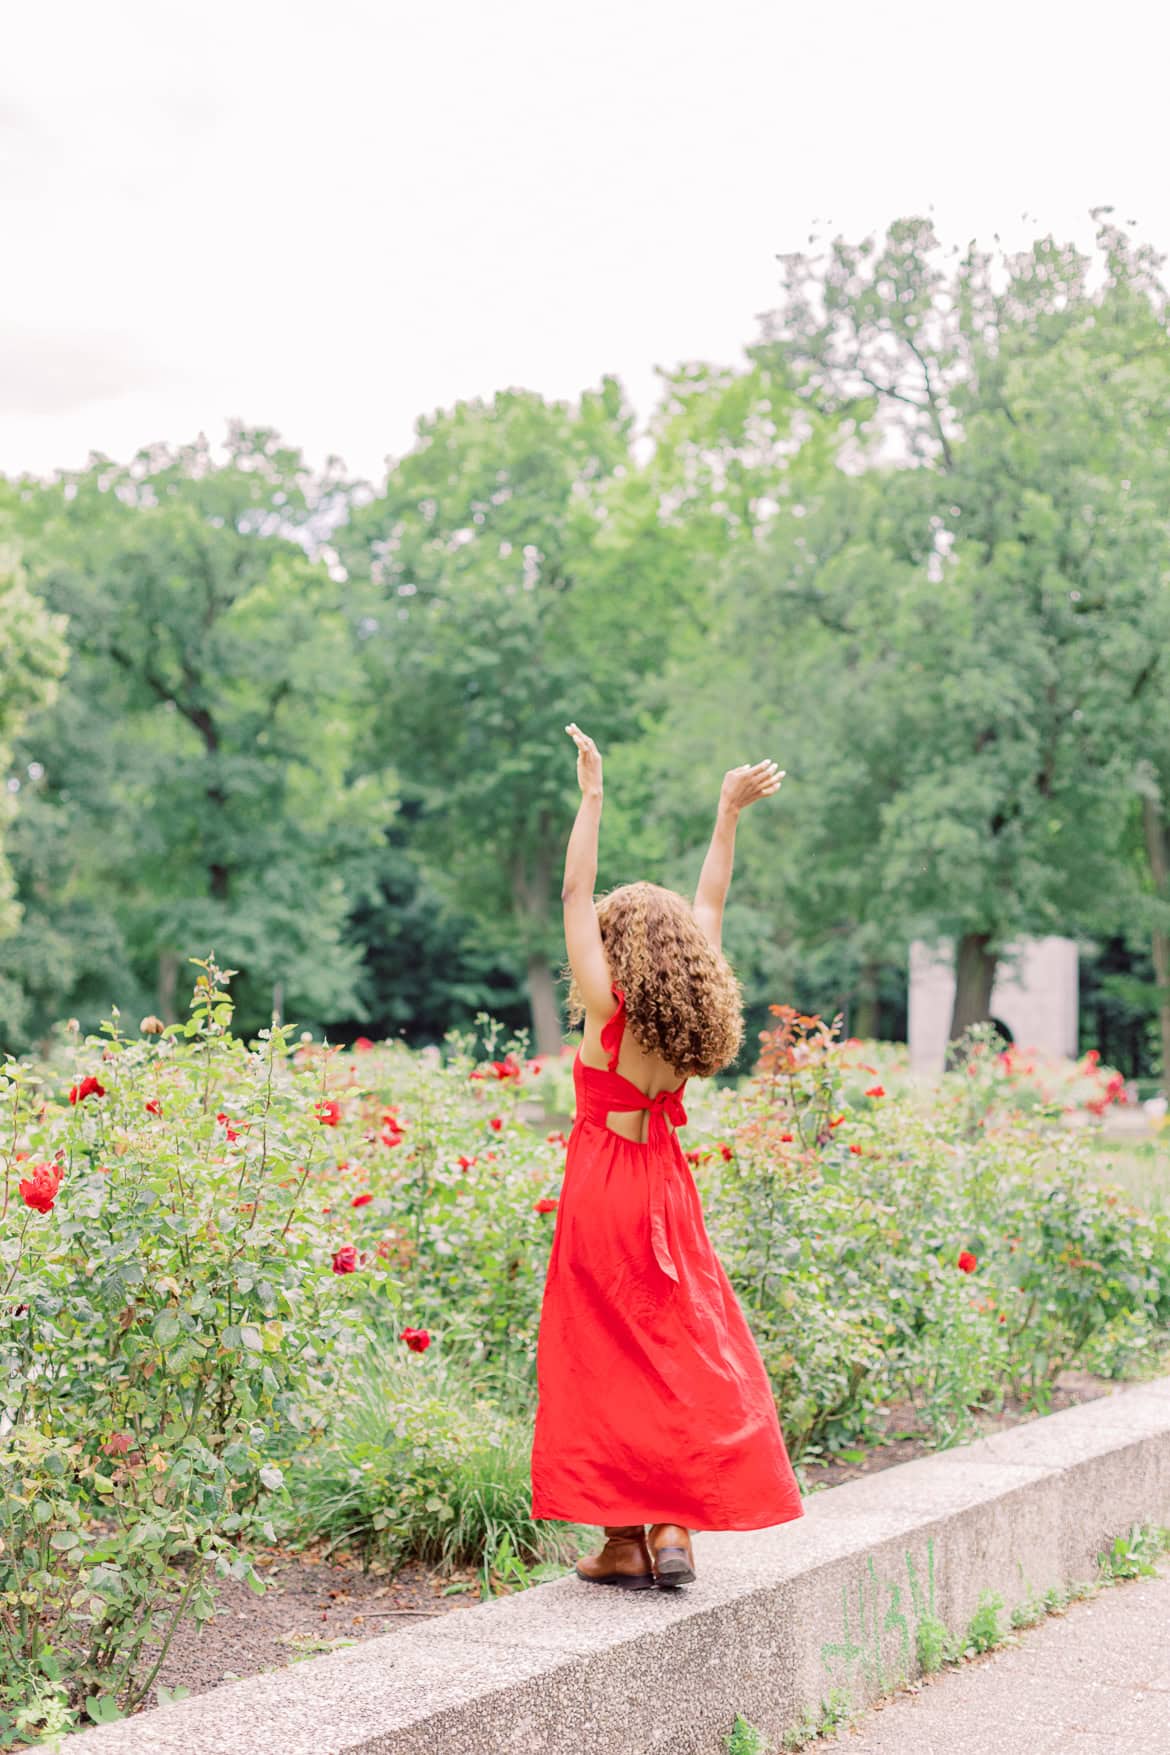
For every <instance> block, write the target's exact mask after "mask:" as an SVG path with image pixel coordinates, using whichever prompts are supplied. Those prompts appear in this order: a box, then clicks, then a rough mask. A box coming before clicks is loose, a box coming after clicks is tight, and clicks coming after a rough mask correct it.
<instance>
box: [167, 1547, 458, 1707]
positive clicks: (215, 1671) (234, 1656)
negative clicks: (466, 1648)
mask: <svg viewBox="0 0 1170 1755" xmlns="http://www.w3.org/2000/svg"><path fill="white" fill-rule="evenodd" d="M252 1559H253V1562H254V1564H255V1567H256V1570H257V1572H258V1573H259V1574H260V1576H261V1577H262V1578H263V1579H264V1581H265V1583H266V1584H267V1586H268V1588H267V1590H266V1591H265V1592H264V1595H263V1596H260V1597H258V1596H256V1595H255V1594H254V1592H252V1591H251V1590H249V1588H248V1586H247V1585H246V1584H241V1583H238V1582H237V1581H236V1580H235V1579H229V1580H227V1581H226V1582H225V1583H223V1584H221V1585H219V1586H218V1588H217V1592H216V1612H215V1616H214V1619H213V1620H211V1621H208V1622H207V1623H206V1624H205V1625H204V1627H203V1629H202V1631H200V1629H199V1628H198V1627H197V1626H196V1625H195V1623H194V1622H192V1621H185V1622H184V1623H183V1624H182V1625H181V1626H180V1627H179V1628H177V1630H176V1632H175V1637H174V1639H173V1640H172V1642H171V1648H170V1650H169V1651H168V1653H167V1656H166V1661H165V1662H164V1664H163V1666H162V1669H161V1670H160V1672H159V1676H158V1682H159V1683H160V1684H161V1685H162V1687H163V1688H164V1689H171V1688H176V1687H182V1688H185V1689H187V1690H188V1692H189V1693H191V1694H202V1693H205V1692H206V1690H207V1689H209V1688H218V1687H219V1685H220V1683H221V1682H235V1681H238V1680H239V1679H240V1678H241V1677H243V1676H255V1675H258V1674H259V1673H260V1671H261V1670H273V1669H281V1668H283V1667H284V1666H285V1665H286V1664H291V1663H295V1662H296V1661H297V1659H298V1658H302V1657H318V1656H320V1655H321V1653H323V1652H328V1651H335V1650H336V1649H337V1648H338V1647H339V1646H342V1645H348V1644H352V1643H353V1642H354V1641H355V1640H359V1639H373V1638H378V1637H380V1636H381V1635H382V1634H384V1633H390V1632H392V1631H393V1630H394V1628H396V1627H418V1626H421V1625H422V1624H423V1622H424V1621H426V1620H428V1619H430V1618H431V1617H433V1616H435V1615H447V1614H457V1613H458V1612H459V1610H460V1609H466V1608H470V1607H471V1606H472V1605H473V1604H474V1603H478V1602H479V1600H480V1596H479V1583H478V1575H477V1574H473V1573H469V1572H464V1573H453V1574H444V1575H443V1576H441V1577H440V1576H439V1574H438V1573H436V1572H432V1571H430V1570H429V1569H428V1568H426V1567H424V1566H419V1565H416V1564H411V1565H408V1566H405V1567H403V1568H401V1569H400V1570H399V1572H397V1573H396V1574H395V1575H393V1576H390V1575H389V1574H387V1572H386V1571H385V1570H384V1569H381V1570H379V1569H377V1568H376V1567H371V1569H370V1571H369V1572H363V1571H362V1568H361V1566H360V1565H359V1564H358V1563H357V1562H356V1561H353V1560H350V1559H348V1558H347V1557H345V1556H344V1555H338V1556H336V1557H335V1558H333V1559H325V1558H323V1557H322V1556H321V1555H320V1554H319V1553H317V1554H315V1553H313V1552H304V1551H302V1552H300V1553H296V1554H293V1553H290V1552H288V1551H286V1550H283V1549H280V1548H273V1549H268V1550H261V1551H260V1552H259V1553H255V1554H253V1556H252ZM452 1587H454V1589H453V1588H452ZM444 1591H446V1592H449V1593H450V1594H447V1595H444V1594H443V1593H444ZM147 1704H148V1705H150V1706H154V1705H155V1704H156V1701H155V1699H154V1690H153V1689H152V1691H151V1698H150V1700H149V1701H148V1702H147Z"/></svg>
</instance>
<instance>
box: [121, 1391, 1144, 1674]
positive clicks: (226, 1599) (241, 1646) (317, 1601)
mask: <svg viewBox="0 0 1170 1755" xmlns="http://www.w3.org/2000/svg"><path fill="white" fill-rule="evenodd" d="M1117 1387H1118V1386H1117V1385H1116V1384H1113V1383H1110V1382H1107V1381H1106V1380H1104V1379H1102V1378H1096V1377H1090V1376H1089V1375H1088V1373H1086V1372H1068V1373H1066V1374H1065V1375H1064V1376H1063V1377H1061V1378H1060V1379H1059V1381H1058V1383H1057V1386H1056V1389H1055V1390H1054V1393H1053V1397H1052V1408H1051V1412H1053V1413H1056V1412H1058V1411H1059V1410H1060V1409H1061V1408H1067V1407H1071V1406H1072V1405H1073V1404H1074V1403H1076V1402H1083V1401H1092V1400H1094V1399H1095V1398H1096V1397H1098V1396H1103V1395H1108V1394H1110V1393H1111V1391H1113V1390H1114V1389H1116V1388H1117ZM1036 1417H1037V1416H1036V1415H1035V1414H1034V1413H1033V1412H1032V1411H1031V1410H1029V1409H1026V1408H1024V1407H1022V1406H1020V1405H1019V1404H1016V1405H1015V1406H1014V1407H1013V1406H1009V1407H1007V1408H1006V1409H1005V1410H1004V1412H1003V1413H1002V1414H1000V1415H994V1416H993V1415H984V1416H981V1417H980V1420H979V1428H980V1432H981V1433H990V1432H999V1431H1003V1430H1004V1429H1005V1428H1006V1427H1008V1426H1015V1425H1019V1424H1020V1423H1021V1422H1022V1421H1024V1420H1029V1419H1035V1418H1036ZM913 1426H914V1410H913V1409H912V1408H911V1407H909V1406H908V1405H907V1406H894V1407H891V1408H890V1409H889V1410H887V1421H886V1432H887V1437H886V1439H885V1440H884V1441H883V1442H882V1443H881V1444H879V1445H877V1446H875V1447H874V1448H872V1449H869V1450H866V1451H864V1452H861V1451H858V1452H850V1453H849V1454H848V1456H846V1457H841V1458H837V1459H834V1460H833V1461H832V1462H829V1463H824V1464H810V1465H807V1466H806V1467H805V1468H804V1469H803V1471H802V1473H803V1475H804V1479H805V1482H806V1485H807V1488H808V1490H809V1491H810V1492H816V1491H819V1490H820V1489H821V1488H823V1487H836V1486H839V1485H840V1484H841V1483H842V1482H843V1481H852V1480H856V1479H857V1478H858V1477H859V1476H861V1475H866V1474H874V1473H876V1472H877V1471H878V1470H880V1469H888V1468H893V1467H894V1466H895V1465H896V1464H897V1463H902V1462H909V1461H911V1460H912V1459H913V1458H914V1457H917V1456H924V1455H926V1454H928V1453H929V1451H930V1449H931V1446H930V1445H929V1443H928V1442H927V1441H926V1440H925V1439H924V1438H922V1437H916V1436H913V1435H911V1434H912V1431H913ZM254 1558H255V1561H256V1567H257V1570H258V1571H259V1572H260V1574H261V1576H262V1577H264V1578H265V1579H266V1580H267V1581H268V1585H269V1588H268V1589H267V1590H266V1591H265V1593H264V1595H263V1596H262V1597H258V1596H255V1595H254V1594H253V1592H252V1591H250V1590H249V1589H248V1588H247V1586H246V1585H243V1584H237V1583H235V1582H234V1581H233V1582H232V1583H230V1584H226V1585H223V1586H221V1587H220V1590H219V1598H218V1607H217V1611H216V1615H215V1618H214V1620H212V1621H210V1622H208V1623H207V1625H206V1626H205V1627H204V1628H203V1629H202V1631H200V1630H199V1629H198V1628H197V1627H196V1626H195V1625H194V1624H193V1623H187V1624H185V1625H184V1626H182V1627H180V1628H179V1629H178V1630H177V1632H176V1634H175V1638H174V1641H173V1643H172V1645H171V1649H170V1651H169V1652H168V1654H167V1659H166V1662H165V1664H164V1665H163V1668H162V1671H161V1672H160V1675H159V1678H158V1680H159V1682H160V1683H161V1684H162V1685H163V1686H164V1687H165V1688H175V1687H183V1688H186V1689H188V1690H189V1691H190V1692H191V1693H192V1694H199V1693H202V1692H203V1691H204V1690H206V1689H208V1688H217V1687H218V1686H219V1685H220V1683H221V1682H230V1681H235V1680H236V1679H237V1678H239V1677H243V1676H253V1675H256V1674H258V1673H259V1672H260V1671H261V1670H270V1669H279V1668H281V1667H282V1666H284V1665H286V1664H290V1663H295V1662H296V1661H297V1660H298V1659H299V1658H303V1657H314V1656H317V1655H319V1654H320V1653H322V1652H327V1651H333V1650H336V1649H337V1647H338V1646H339V1645H343V1644H347V1643H350V1642H353V1641H356V1640H360V1639H371V1638H377V1637H381V1636H382V1635H383V1634H387V1633H393V1632H394V1631H395V1630H396V1629H397V1628H399V1627H417V1626H419V1625H420V1623H421V1622H423V1621H424V1620H427V1619H429V1618H430V1617H433V1616H435V1615H449V1614H458V1612H459V1611H460V1610H461V1609H467V1608H470V1607H472V1606H473V1605H474V1604H475V1603H478V1602H479V1601H480V1595H479V1580H478V1575H477V1574H475V1573H473V1572H464V1573H461V1574H455V1575H454V1576H442V1577H441V1576H439V1575H438V1574H437V1573H433V1572H431V1571H429V1570H428V1569H427V1568H425V1567H422V1566H418V1565H410V1566H407V1567H404V1568H403V1569H402V1570H400V1571H399V1572H398V1573H397V1574H396V1575H394V1576H390V1575H388V1574H387V1573H386V1572H385V1571H384V1570H379V1569H378V1568H377V1567H374V1568H372V1569H371V1570H370V1572H368V1573H363V1571H362V1569H361V1567H360V1565H358V1564H356V1563H354V1562H351V1561H350V1560H349V1559H348V1558H347V1557H346V1556H344V1555H339V1556H336V1557H334V1558H333V1559H330V1560H326V1559H323V1558H322V1557H321V1556H320V1555H319V1554H313V1553H300V1554H291V1553H288V1552H285V1551H282V1550H279V1549H275V1550H272V1551H270V1552H261V1553H260V1554H258V1555H256V1556H254ZM452 1587H456V1588H454V1589H453V1588H452ZM150 1704H151V1705H153V1704H154V1700H153V1698H152V1699H151V1701H150Z"/></svg>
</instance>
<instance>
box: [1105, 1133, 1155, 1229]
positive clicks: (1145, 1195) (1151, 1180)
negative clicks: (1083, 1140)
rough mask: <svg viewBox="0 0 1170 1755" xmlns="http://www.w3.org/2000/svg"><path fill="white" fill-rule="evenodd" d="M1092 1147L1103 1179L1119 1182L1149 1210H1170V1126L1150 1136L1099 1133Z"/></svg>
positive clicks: (1128, 1193)
mask: <svg viewBox="0 0 1170 1755" xmlns="http://www.w3.org/2000/svg"><path fill="white" fill-rule="evenodd" d="M1092 1148H1093V1155H1094V1157H1095V1158H1096V1159H1097V1161H1098V1163H1099V1164H1100V1180H1101V1181H1102V1182H1107V1183H1116V1185H1117V1186H1118V1187H1119V1188H1120V1189H1121V1190H1122V1191H1123V1192H1124V1193H1125V1194H1126V1195H1127V1196H1128V1198H1129V1199H1130V1200H1131V1201H1132V1202H1133V1204H1134V1205H1135V1206H1137V1207H1140V1208H1141V1209H1142V1211H1143V1212H1145V1213H1165V1212H1170V1127H1163V1128H1162V1129H1161V1130H1160V1131H1159V1132H1158V1133H1156V1134H1152V1135H1151V1136H1150V1137H1149V1138H1148V1139H1124V1138H1118V1137H1112V1138H1111V1137H1110V1136H1109V1135H1108V1134H1097V1135H1095V1136H1094V1138H1093V1141H1092Z"/></svg>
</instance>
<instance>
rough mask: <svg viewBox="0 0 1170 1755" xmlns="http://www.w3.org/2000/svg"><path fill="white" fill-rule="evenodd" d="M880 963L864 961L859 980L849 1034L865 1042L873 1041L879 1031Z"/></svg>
mask: <svg viewBox="0 0 1170 1755" xmlns="http://www.w3.org/2000/svg"><path fill="white" fill-rule="evenodd" d="M880 976H881V964H880V963H863V964H862V966H861V973H860V975H859V976H858V980H857V1005H856V1007H855V1009H854V1015H853V1027H852V1029H851V1030H850V1032H849V1034H850V1035H851V1036H860V1037H861V1039H862V1041H863V1042H871V1041H873V1040H874V1039H875V1038H876V1036H877V1033H878V980H879V977H880Z"/></svg>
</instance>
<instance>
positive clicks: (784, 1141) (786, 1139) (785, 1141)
mask: <svg viewBox="0 0 1170 1755" xmlns="http://www.w3.org/2000/svg"><path fill="white" fill-rule="evenodd" d="M780 1143H781V1145H784V1146H790V1145H791V1144H792V1135H791V1134H790V1133H782V1134H781V1135H780Z"/></svg>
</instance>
